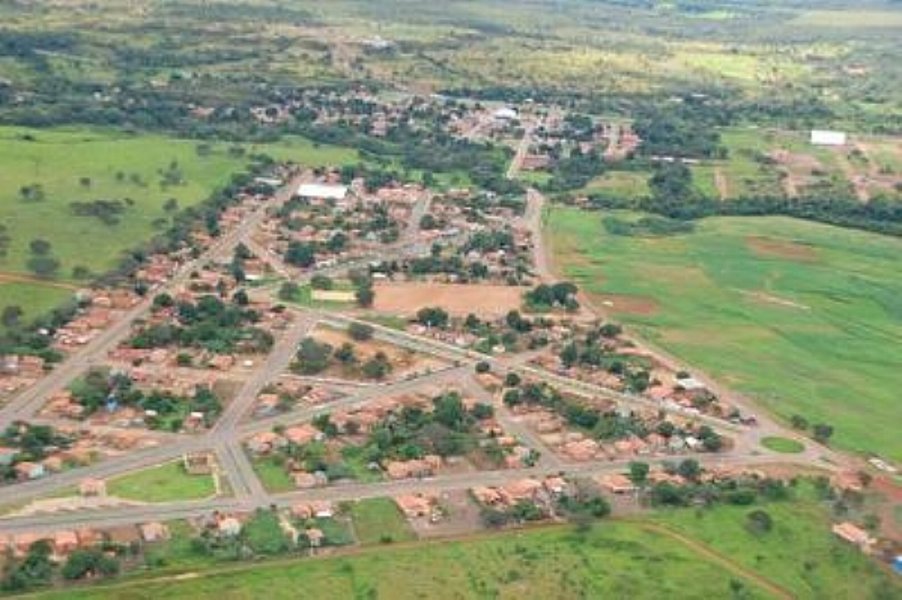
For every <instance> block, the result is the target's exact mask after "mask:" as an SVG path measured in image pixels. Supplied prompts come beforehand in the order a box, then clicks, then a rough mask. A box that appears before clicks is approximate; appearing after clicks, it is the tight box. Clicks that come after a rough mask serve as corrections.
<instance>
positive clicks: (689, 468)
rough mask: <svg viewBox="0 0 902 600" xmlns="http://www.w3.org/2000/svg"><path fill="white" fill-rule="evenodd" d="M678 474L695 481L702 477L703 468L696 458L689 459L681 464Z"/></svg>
mask: <svg viewBox="0 0 902 600" xmlns="http://www.w3.org/2000/svg"><path fill="white" fill-rule="evenodd" d="M677 472H678V473H679V474H680V475H682V476H683V477H685V478H686V479H692V480H695V479H697V478H698V476H699V475H701V473H702V467H701V465H699V464H698V461H697V460H695V459H694V458H687V459H685V460H683V461H682V462H680V466H679V467H677Z"/></svg>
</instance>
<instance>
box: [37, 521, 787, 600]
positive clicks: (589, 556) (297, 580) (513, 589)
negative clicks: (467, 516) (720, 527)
mask: <svg viewBox="0 0 902 600" xmlns="http://www.w3.org/2000/svg"><path fill="white" fill-rule="evenodd" d="M735 588H738V589H741V590H742V591H743V593H744V594H745V595H744V596H743V597H745V598H752V599H754V598H768V597H770V596H769V595H768V594H767V593H766V592H765V591H764V590H763V589H762V588H761V587H759V584H757V583H756V582H755V581H754V580H753V579H751V578H745V577H743V576H742V575H739V574H732V573H730V572H729V571H728V570H725V569H724V568H723V566H722V565H721V564H719V563H716V562H714V561H713V560H712V559H710V558H708V557H707V556H704V555H702V554H699V553H697V552H696V551H694V550H693V549H691V548H690V547H687V546H686V545H684V544H683V543H681V542H679V541H676V540H673V539H672V538H669V537H668V536H665V535H662V534H659V533H656V532H654V531H648V530H645V529H643V528H642V527H640V526H637V525H633V524H628V523H604V524H599V525H597V526H596V527H595V528H594V529H592V530H591V531H589V532H588V533H584V534H577V533H575V532H574V531H573V529H572V528H571V527H553V528H545V529H540V530H534V531H525V532H523V531H518V532H509V533H500V534H497V535H494V536H491V537H488V536H486V537H477V538H474V539H471V540H465V541H448V542H438V543H428V544H427V543H416V544H413V545H409V544H403V545H396V546H393V545H387V546H379V547H378V548H377V549H372V550H369V551H363V552H360V553H355V554H353V555H350V556H337V557H326V558H323V559H319V560H317V559H294V560H284V561H274V562H270V563H256V564H244V565H237V566H228V567H220V568H212V569H209V570H198V571H195V572H194V573H192V575H191V576H186V577H178V576H175V577H171V578H162V579H157V580H147V579H141V578H139V579H134V580H132V581H129V580H127V579H126V580H122V581H121V582H114V583H112V584H111V585H108V586H102V585H101V586H96V587H82V588H78V587H74V588H67V589H65V590H58V591H47V592H45V593H42V594H40V595H39V596H38V597H40V598H45V599H51V598H66V599H67V600H69V599H80V598H130V599H135V600H137V599H140V598H160V597H164V598H170V599H172V600H177V599H179V598H191V599H192V600H194V599H200V598H234V599H239V598H242V599H243V598H258V597H261V596H266V597H267V598H297V597H298V594H299V593H301V594H302V596H303V597H322V598H383V597H384V598H398V599H406V598H411V599H412V598H435V599H439V600H441V599H445V598H447V599H451V598H455V599H458V598H464V599H468V598H474V599H475V598H487V597H493V598H494V597H497V598H524V597H528V598H549V599H550V598H555V599H557V598H560V599H565V598H619V597H629V598H640V599H641V598H649V599H652V598H655V599H657V598H666V597H686V592H687V590H691V595H692V596H693V597H698V598H719V597H730V594H731V589H735ZM299 590H303V592H299Z"/></svg>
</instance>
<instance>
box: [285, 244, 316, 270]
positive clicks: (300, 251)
mask: <svg viewBox="0 0 902 600" xmlns="http://www.w3.org/2000/svg"><path fill="white" fill-rule="evenodd" d="M285 262H287V263H288V264H289V265H294V266H296V267H303V268H307V267H310V266H312V265H313V263H314V262H316V252H315V250H314V249H313V246H312V245H311V244H303V243H301V242H298V241H295V240H292V241H291V242H289V243H288V249H287V250H286V251H285Z"/></svg>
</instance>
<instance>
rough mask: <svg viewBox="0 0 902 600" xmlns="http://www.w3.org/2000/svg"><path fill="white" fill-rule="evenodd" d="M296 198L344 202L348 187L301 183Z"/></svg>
mask: <svg viewBox="0 0 902 600" xmlns="http://www.w3.org/2000/svg"><path fill="white" fill-rule="evenodd" d="M296 195H297V196H300V197H301V198H311V199H318V200H344V198H345V196H347V195H348V186H346V185H335V184H328V183H302V184H301V185H300V187H298V191H297V194H296Z"/></svg>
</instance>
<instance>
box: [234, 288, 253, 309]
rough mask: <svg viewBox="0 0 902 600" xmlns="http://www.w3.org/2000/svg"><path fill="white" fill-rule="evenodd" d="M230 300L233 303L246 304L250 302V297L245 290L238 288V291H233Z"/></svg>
mask: <svg viewBox="0 0 902 600" xmlns="http://www.w3.org/2000/svg"><path fill="white" fill-rule="evenodd" d="M232 302H234V303H235V304H237V305H238V306H247V305H248V304H250V302H251V299H250V297H249V296H248V295H247V292H246V291H244V290H238V291H237V292H235V294H234V295H233V296H232Z"/></svg>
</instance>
